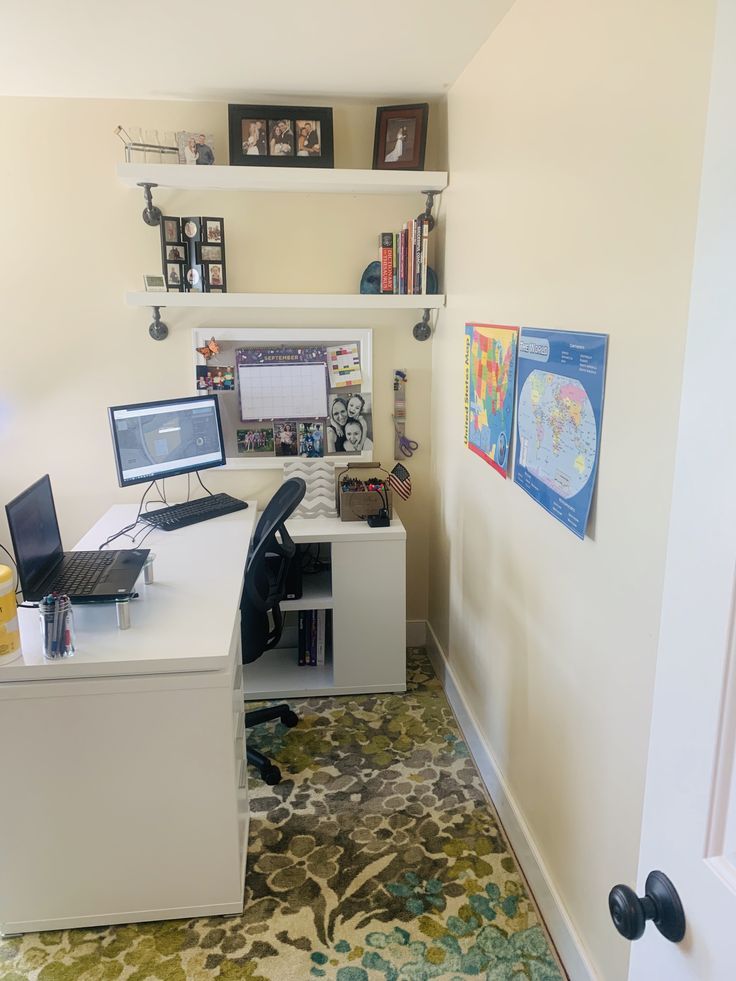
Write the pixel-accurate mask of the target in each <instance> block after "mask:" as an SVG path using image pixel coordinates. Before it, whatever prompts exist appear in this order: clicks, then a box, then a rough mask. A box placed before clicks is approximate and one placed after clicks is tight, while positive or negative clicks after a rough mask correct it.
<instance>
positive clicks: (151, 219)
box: [138, 184, 161, 227]
mask: <svg viewBox="0 0 736 981" xmlns="http://www.w3.org/2000/svg"><path fill="white" fill-rule="evenodd" d="M138 187H142V188H143V195H144V197H145V199H146V206H145V208H144V209H143V220H144V221H145V223H146V224H147V225H151V226H152V227H155V226H156V225H160V224H161V209H160V208H157V207H156V206H155V205H154V203H153V195H152V194H151V188H152V187H158V184H139V185H138Z"/></svg>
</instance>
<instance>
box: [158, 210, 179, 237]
mask: <svg viewBox="0 0 736 981" xmlns="http://www.w3.org/2000/svg"><path fill="white" fill-rule="evenodd" d="M161 232H162V235H163V240H164V242H165V243H169V242H173V243H175V242H181V226H180V224H179V219H178V218H170V217H169V218H167V217H165V216H164V217H163V218H162V219H161Z"/></svg>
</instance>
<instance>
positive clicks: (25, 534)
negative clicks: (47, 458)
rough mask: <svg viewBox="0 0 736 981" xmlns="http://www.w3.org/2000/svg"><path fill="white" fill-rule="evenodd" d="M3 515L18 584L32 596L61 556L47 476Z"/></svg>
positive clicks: (14, 502) (30, 488) (57, 527)
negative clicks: (10, 542) (16, 570)
mask: <svg viewBox="0 0 736 981" xmlns="http://www.w3.org/2000/svg"><path fill="white" fill-rule="evenodd" d="M5 512H6V514H7V516H8V527H9V528H10V537H11V538H12V540H13V548H14V549H15V560H16V562H17V563H18V578H19V579H20V584H21V586H22V587H23V592H24V593H26V592H32V591H33V587H34V586H35V585H37V584H38V583H40V582H41V581H42V580H43V579H45V578H46V576H47V575H48V574H49V573H50V572H51V570H52V569H53V568H54V566H55V565H56V564H57V563H58V562H61V560H62V558H63V555H64V551H63V549H62V547H61V535H60V534H59V522H58V521H57V520H56V508H55V507H54V498H53V495H52V493H51V481H50V480H49V476H48V474H46V476H44V477H41V479H40V480H37V481H36V483H35V484H31V486H30V487H29V488H28V489H27V490H24V491H23V493H22V494H19V495H18V496H17V497H16V498H14V500H12V501H11V502H10V504H8V505H6V507H5Z"/></svg>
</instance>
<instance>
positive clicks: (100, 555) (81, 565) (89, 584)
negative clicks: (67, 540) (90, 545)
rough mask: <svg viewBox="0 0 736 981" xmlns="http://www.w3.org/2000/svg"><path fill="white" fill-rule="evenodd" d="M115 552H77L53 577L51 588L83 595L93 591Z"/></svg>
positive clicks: (112, 560) (60, 591) (113, 559)
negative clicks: (56, 575)
mask: <svg viewBox="0 0 736 981" xmlns="http://www.w3.org/2000/svg"><path fill="white" fill-rule="evenodd" d="M116 554H117V553H116V552H79V553H78V557H77V555H74V556H73V557H72V558H70V560H69V562H68V564H65V566H64V568H63V569H62V570H61V572H60V573H59V575H58V577H56V578H55V579H54V582H53V588H54V590H55V591H56V592H58V593H68V594H70V595H71V594H74V595H76V596H84V595H85V594H87V593H91V592H93V590H94V588H95V586H96V585H97V583H98V582H99V581H100V579H101V578H102V577H103V575H104V574H105V572H107V569H108V568H109V566H111V565H112V563H113V562H114V561H115V556H116Z"/></svg>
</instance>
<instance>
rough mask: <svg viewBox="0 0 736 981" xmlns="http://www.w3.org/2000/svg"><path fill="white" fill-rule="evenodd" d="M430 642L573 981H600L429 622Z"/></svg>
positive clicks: (434, 659)
mask: <svg viewBox="0 0 736 981" xmlns="http://www.w3.org/2000/svg"><path fill="white" fill-rule="evenodd" d="M414 622H415V623H416V622H417V621H414ZM407 626H408V625H407ZM426 637H427V640H426V646H427V653H428V654H429V657H430V660H431V661H432V666H433V667H434V670H435V673H436V675H437V677H438V678H439V679H440V681H441V683H442V687H443V688H444V689H445V694H446V695H447V700H448V702H449V703H450V706H451V708H452V710H453V712H454V713H455V715H456V716H457V720H458V723H459V724H460V729H461V730H462V733H463V736H464V737H465V742H466V743H467V745H468V749H469V750H470V752H471V753H472V756H473V759H474V760H475V764H476V766H477V767H478V770H479V772H480V775H481V779H482V780H483V783H484V784H485V785H486V789H487V790H488V794H489V796H490V798H491V800H492V801H493V803H494V805H495V807H496V810H497V811H498V816H499V817H500V819H501V824H502V825H503V828H504V831H505V832H506V836H507V838H508V840H509V842H510V843H511V847H512V848H513V850H514V852H515V854H516V858H517V860H518V862H519V865H520V866H521V870H522V872H523V873H524V875H525V877H526V879H527V881H528V883H529V888H530V889H531V891H532V893H533V895H534V899H535V900H536V902H537V905H538V906H539V909H540V912H541V914H542V916H543V918H544V922H545V924H546V926H547V929H548V931H549V934H550V936H551V937H552V940H553V942H554V944H555V947H556V948H557V952H558V954H559V956H560V959H561V960H562V963H563V964H564V966H565V970H566V971H567V973H568V976H569V978H570V981H599V978H600V975H599V974H598V973H597V971H596V970H595V969H594V968H593V967H592V965H591V963H590V960H589V958H588V955H587V953H586V951H585V948H584V946H583V944H582V942H581V940H580V937H579V936H578V934H577V932H576V930H575V928H574V926H573V924H572V921H571V920H570V917H569V916H568V914H567V911H566V910H565V907H564V905H563V903H562V901H561V899H560V897H559V896H558V894H557V892H556V890H555V888H554V885H553V883H552V880H551V878H550V875H549V872H548V871H547V869H546V868H545V865H544V862H543V861H542V857H541V855H540V854H539V850H538V849H537V847H536V845H535V843H534V840H533V838H532V836H531V834H530V832H529V828H528V827H527V824H526V822H525V821H524V818H523V816H522V814H521V811H520V810H519V807H518V805H517V804H516V801H515V800H514V798H513V797H512V795H511V794H510V792H509V790H508V787H507V786H506V782H505V780H504V778H503V776H502V775H501V772H500V770H499V768H498V764H497V762H496V760H495V758H494V756H493V753H492V751H491V748H490V746H489V745H488V743H487V742H486V739H485V737H484V736H483V734H482V733H481V730H480V728H479V726H478V723H477V722H476V720H475V718H474V716H473V714H472V712H471V711H470V709H469V707H468V702H467V699H466V698H465V695H464V693H463V691H462V689H461V688H460V686H459V685H458V683H457V680H456V678H455V675H454V674H453V671H452V668H451V667H450V664H449V661H448V660H447V656H446V655H445V652H444V651H443V650H442V646H441V645H440V642H439V641H438V639H437V635H436V634H435V632H434V630H433V629H432V624H431V623H429V622H427V624H426Z"/></svg>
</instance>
